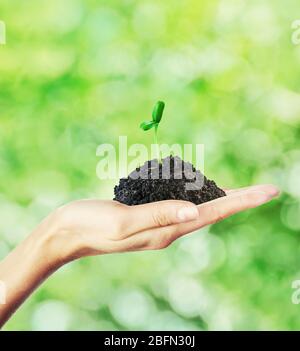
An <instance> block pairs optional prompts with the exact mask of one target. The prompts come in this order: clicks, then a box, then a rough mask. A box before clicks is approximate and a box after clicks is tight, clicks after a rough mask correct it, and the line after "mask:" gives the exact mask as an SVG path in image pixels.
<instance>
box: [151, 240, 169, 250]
mask: <svg viewBox="0 0 300 351" xmlns="http://www.w3.org/2000/svg"><path fill="white" fill-rule="evenodd" d="M170 244H171V241H169V240H166V239H161V238H160V239H154V240H152V241H151V243H150V247H151V249H152V250H162V249H165V248H167V247H168V246H170Z"/></svg>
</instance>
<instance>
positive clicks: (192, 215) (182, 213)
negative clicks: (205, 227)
mask: <svg viewBox="0 0 300 351" xmlns="http://www.w3.org/2000/svg"><path fill="white" fill-rule="evenodd" d="M198 217H199V212H198V209H197V207H182V208H180V209H179V210H178V212H177V218H178V219H179V220H180V222H187V221H192V220H193V219H197V218H198Z"/></svg>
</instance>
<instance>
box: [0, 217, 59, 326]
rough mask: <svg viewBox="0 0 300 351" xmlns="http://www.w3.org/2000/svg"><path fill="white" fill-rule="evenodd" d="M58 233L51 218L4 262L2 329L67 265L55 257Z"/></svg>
mask: <svg viewBox="0 0 300 351" xmlns="http://www.w3.org/2000/svg"><path fill="white" fill-rule="evenodd" d="M56 230H57V229H56V227H55V225H54V221H53V218H52V217H51V218H47V219H46V220H44V221H43V222H42V223H41V224H40V225H39V226H38V228H37V229H36V230H35V231H34V232H33V233H32V234H31V235H29V236H28V237H27V238H26V239H25V240H24V241H23V242H22V243H21V244H20V245H19V246H17V247H16V248H15V249H14V250H13V251H12V252H11V253H10V254H9V255H8V256H7V257H6V258H5V259H4V260H3V261H1V262H0V281H1V282H2V285H3V287H4V288H5V291H4V293H5V301H2V302H5V303H4V304H0V326H2V325H3V324H4V323H5V322H6V321H7V320H8V319H9V317H10V316H11V315H12V313H14V311H15V310H16V309H17V308H18V307H19V306H20V305H21V303H22V302H23V301H24V300H25V299H26V298H27V297H28V296H29V295H30V294H31V293H32V292H33V291H34V290H35V289H36V288H37V287H38V286H39V285H40V284H41V282H42V281H43V280H45V279H46V278H47V277H48V276H49V275H50V274H51V273H52V272H54V271H55V270H56V269H58V268H59V267H60V266H61V265H62V264H63V260H62V259H60V258H59V257H57V256H55V255H54V254H53V246H54V243H53V238H54V232H55V231H56Z"/></svg>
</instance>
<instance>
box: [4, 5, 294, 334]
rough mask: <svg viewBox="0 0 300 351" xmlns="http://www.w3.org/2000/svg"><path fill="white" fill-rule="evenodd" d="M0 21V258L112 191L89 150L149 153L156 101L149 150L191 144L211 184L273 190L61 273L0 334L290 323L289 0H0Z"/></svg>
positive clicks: (111, 183) (291, 119)
mask: <svg viewBox="0 0 300 351" xmlns="http://www.w3.org/2000/svg"><path fill="white" fill-rule="evenodd" d="M0 19H1V20H3V21H4V22H5V23H6V27H7V44H6V45H3V46H0V177H1V182H0V218H1V220H0V258H3V257H5V255H6V254H7V253H8V252H9V251H10V250H11V249H12V248H13V247H14V246H15V245H17V244H18V243H19V242H20V241H21V240H22V239H23V238H24V237H25V236H26V235H28V233H30V232H31V230H32V229H33V228H34V227H35V226H36V225H37V223H38V222H39V221H40V220H41V219H42V218H43V217H45V216H46V215H47V214H48V213H49V212H50V211H51V210H53V209H55V208H56V207H57V206H59V205H61V204H63V203H66V202H68V201H71V200H74V199H79V198H82V197H83V198H87V197H99V198H112V196H113V186H114V183H116V182H117V179H116V180H114V181H100V180H99V179H98V178H97V176H96V166H97V163H98V161H99V158H97V156H96V148H97V145H99V144H101V143H113V144H117V142H118V137H119V135H127V136H128V138H129V143H136V142H144V143H146V145H148V146H149V145H150V144H151V142H152V135H151V134H152V133H151V132H149V133H143V132H142V131H141V130H140V129H139V128H138V126H139V123H140V122H141V121H143V120H146V119H147V118H148V117H149V116H150V113H151V110H152V106H153V104H154V103H155V101H157V100H158V99H162V100H164V101H165V102H166V104H167V108H166V111H165V115H164V119H163V121H162V123H161V126H160V141H162V142H165V143H169V144H172V143H204V144H205V172H206V175H207V176H208V177H209V178H212V179H215V180H216V181H217V183H218V184H220V185H222V186H226V187H239V186H245V185H248V184H253V183H261V182H271V183H274V184H277V185H278V186H279V187H280V188H281V190H282V195H281V197H280V198H279V200H276V201H274V202H272V203H270V204H268V205H265V206H263V207H260V208H257V209H255V210H251V211H247V212H245V213H242V214H239V215H236V216H234V217H232V218H230V219H227V220H225V221H224V222H222V223H218V224H216V225H214V226H212V227H210V228H206V229H204V230H201V231H200V232H197V233H194V234H192V235H190V236H187V237H185V238H182V239H180V240H179V241H178V242H176V243H175V244H173V245H172V246H171V247H169V248H168V249H166V250H164V251H157V252H143V253H130V254H120V255H108V256H102V257H93V258H86V259H82V260H80V261H77V262H74V263H72V264H69V265H68V266H66V267H64V268H62V269H61V270H60V271H58V272H57V273H56V274H55V275H53V276H52V277H51V278H50V279H49V280H48V281H47V282H46V283H44V284H43V285H42V286H41V287H40V288H39V289H38V290H37V291H36V292H35V293H34V294H33V295H32V296H31V298H30V299H29V300H28V301H27V302H26V303H25V304H24V305H23V306H22V307H21V308H20V310H19V311H18V312H17V313H16V314H15V315H14V316H13V318H12V319H11V320H10V321H9V322H8V323H7V325H6V326H5V328H4V330H45V329H46V330H128V329H130V330H159V329H161V330H171V329H172V330H191V329H192V330H207V329H208V330H216V329H222V330H244V329H251V330H262V329H272V330H278V329H284V330H296V329H299V328H300V305H295V304H293V303H292V301H291V296H292V293H293V289H292V287H291V284H292V281H293V280H295V279H299V278H300V237H299V230H300V204H299V198H300V143H299V139H300V125H299V121H300V95H299V69H300V46H297V45H295V44H293V43H292V41H291V36H292V33H293V30H292V29H291V24H292V22H293V21H294V20H296V19H300V6H299V2H298V1H296V0H285V1H281V0H273V1H272V2H271V1H267V0H251V1H250V0H249V1H239V0H202V1H199V0H185V1H183V0H170V1H167V2H162V1H159V0H148V1H137V0H136V1H135V0H122V1H121V0H111V1H109V2H108V1H99V0H64V1H61V0H51V1H46V0H43V1H41V0H27V1H20V0H19V1H18V0H3V1H1V3H0ZM145 161H146V160H145Z"/></svg>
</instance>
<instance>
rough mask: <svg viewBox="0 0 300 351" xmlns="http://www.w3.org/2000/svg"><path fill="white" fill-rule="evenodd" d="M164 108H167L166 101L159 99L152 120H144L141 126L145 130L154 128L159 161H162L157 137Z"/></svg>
mask: <svg viewBox="0 0 300 351" xmlns="http://www.w3.org/2000/svg"><path fill="white" fill-rule="evenodd" d="M164 108H165V103H164V102H163V101H158V102H157V103H156V104H155V106H154V108H153V111H152V121H148V122H142V123H141V125H140V128H141V129H143V130H144V131H147V130H149V129H151V128H154V144H155V145H156V147H157V157H158V161H159V162H160V161H161V159H160V153H159V145H158V139H157V129H158V125H159V123H160V121H161V118H162V115H163V112H164Z"/></svg>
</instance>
